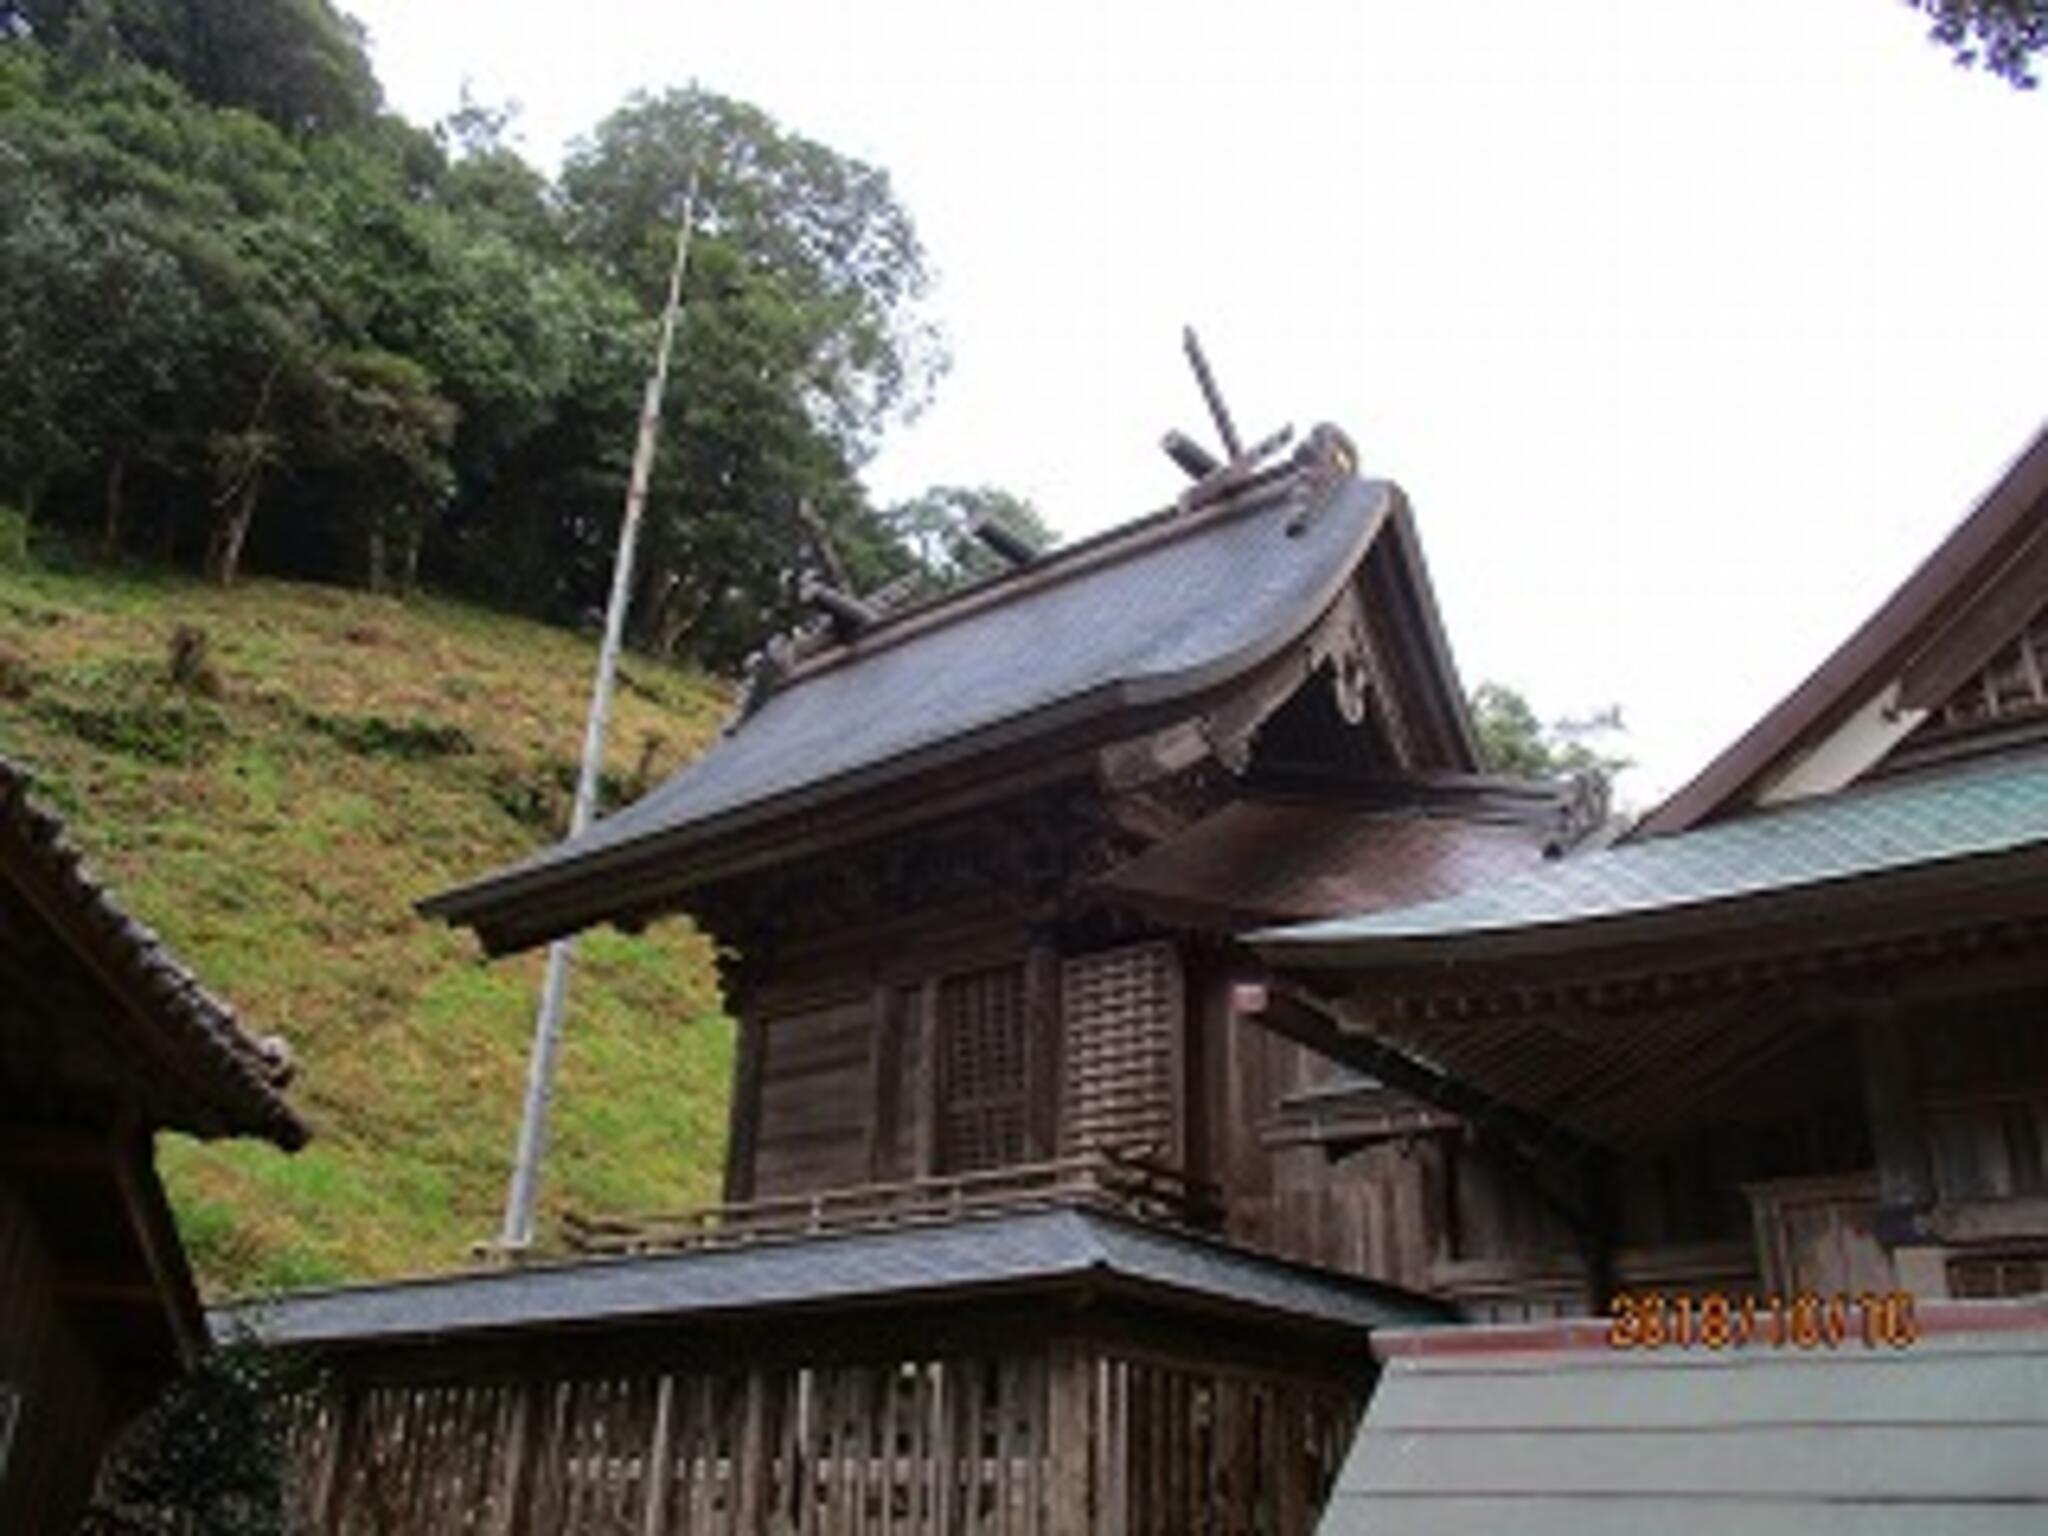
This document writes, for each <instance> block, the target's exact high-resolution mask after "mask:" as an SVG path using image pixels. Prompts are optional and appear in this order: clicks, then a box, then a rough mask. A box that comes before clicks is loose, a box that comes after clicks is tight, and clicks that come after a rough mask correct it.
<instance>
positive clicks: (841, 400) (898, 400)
mask: <svg viewBox="0 0 2048 1536" xmlns="http://www.w3.org/2000/svg"><path fill="white" fill-rule="evenodd" d="M693 171H694V173H695V175H696V178H697V205H696V207H697V214H696V224H695V229H696V234H695V237H694V240H693V244H692V247H691V258H690V271H689V278H688V282H687V284H686V287H685V302H686V305H687V309H686V320H685V323H684V326H683V330H682V336H681V343H680V346H679V349H678V353H677V357H676V361H675V369H674V380H675V382H674V385H673V388H672V399H673V401H674V407H673V410H672V411H671V415H670V420H669V425H668V434H667V444H666V447H665V450H664V456H663V459H662V461H661V473H660V474H659V475H658V476H657V479H656V483H655V489H654V496H653V499H652V502H651V510H650V517H649V523H648V528H647V534H646V541H647V544H646V548H647V555H646V565H645V569H646V571H647V578H646V584H645V586H644V588H643V593H644V601H643V604H642V612H641V631H640V638H641V641H642V643H643V644H646V645H647V646H649V647H650V648H652V649H654V650H657V651H660V652H674V651H677V650H685V651H687V652H688V653H689V654H692V655H695V656H698V657H700V658H702V659H704V660H706V661H707V662H710V663H712V664H714V665H720V666H728V665H731V664H733V663H735V662H737V661H738V660H739V659H740V658H741V657H742V656H744V655H745V654H746V653H747V652H748V651H749V650H751V649H752V648H753V646H754V645H755V644H756V643H758V641H759V640H760V639H761V637H762V632H763V630H764V629H765V628H768V627H770V626H774V625H778V624H780V623H783V622H786V621H787V620H788V619H790V618H791V617H792V616H793V614H794V601H793V598H794V592H795V588H796V577H797V576H798V575H799V574H800V573H801V572H802V571H803V570H804V569H806V568H809V569H816V568H817V565H818V563H819V562H820V560H821V559H823V558H824V556H823V552H822V551H819V550H818V549H817V548H816V547H815V543H814V540H813V539H812V537H811V535H810V533H809V531H808V530H807V528H806V526H805V523H804V519H803V518H802V517H801V516H800V515H799V511H798V509H799V508H800V507H808V508H809V511H810V515H811V518H812V520H813V521H814V522H815V523H816V524H819V525H822V526H823V527H824V528H825V529H826V530H827V533H828V537H829V539H830V541H831V542H832V543H833V545H834V546H835V550H836V552H837V553H839V554H841V555H842V556H845V557H847V558H848V559H849V562H850V564H852V565H853V566H855V567H856V568H857V569H858V572H859V574H861V575H863V576H873V577H883V576H887V575H893V574H895V573H896V572H897V571H899V570H901V569H903V568H904V567H905V566H906V565H907V563H908V562H907V558H906V557H905V555H904V554H903V552H902V551H901V550H889V549H887V546H888V545H889V542H890V541H889V538H888V534H887V530H886V528H885V526H884V525H883V524H882V523H881V522H880V521H879V520H878V519H877V518H876V516H875V514H874V513H873V511H872V510H871V509H870V508H869V507H868V506H867V505H866V503H865V501H864V499H863V498H862V496H861V495H860V492H859V489H858V487H857V486H856V485H855V484H854V481H853V477H852V472H853V470H854V468H855V467H856V466H857V465H859V464H860V463H861V462H862V461H863V460H864V459H865V458H866V457H867V455H868V454H869V453H870V452H871V451H872V448H873V446H874V443H875V441H876V439H877V437H878V435H879V434H880V432H881V431H882V430H883V428H884V427H885V426H886V425H887V424H888V423H889V422H890V421H892V420H895V419H898V418H900V417H901V416H903V415H906V414H908V413H910V412H913V411H915V410H916V409H918V408H919V407H920V406H921V405H922V404H923V403H924V402H925V400H926V399H927V398H928V397H929V394H930V391H931V388H932V386H933V384H934V382H935V380H936V378H937V377H938V374H939V373H940V371H941V370H942V368H943V366H944V361H945V357H944V352H943V350H942V348H941V347H940V345H939V342H938V339H937V336H936V333H935V331H934V330H933V328H932V327H931V326H930V325H929V323H927V322H926V321H925V319H924V318H923V316H922V314H921V311H920V304H921V301H922V299H923V297H924V295H925V291H926V288H927V286H928V281H929V280H928V277H927V275H926V272H925V268H924V256H923V250H922V248H921V246H920V245H919V243H918V239H917V235H916V231H915V229H914V227H913V226H912V224H911V221H910V218H909V216H908V214H907V213H906V212H905V211H904V210H903V208H902V207H901V206H900V205H899V204H898V203H897V202H896V201H895V197H894V194H893V192H892V190H891V188H890V185H889V180H888V177H887V175H886V174H885V173H883V172H882V171H880V170H878V169H876V168H874V167H872V166H868V165H864V164H862V163H860V162H859V161H856V160H851V159H848V158H846V157H844V156H841V155H838V154H836V153H834V152H833V151H831V150H829V149H827V148H825V147H824V146H822V145H820V144H816V143H814V142H812V141H810V140H808V139H805V138H802V137H801V136H799V135H796V134H793V133H790V132H788V131H787V130H785V129H784V128H782V127H781V126H780V125H779V124H777V123H776V122H774V121H773V120H772V119H771V118H769V117H768V116H767V115H766V114H764V113H762V112H760V111H758V110H757V109H755V108H753V107H750V106H747V105H746V104H745V103H742V102H736V101H732V100H730V99H728V98H725V97H721V96H717V95H715V94H712V93H710V92H708V91H701V90H696V89H691V90H687V91H671V92H669V93H667V94H665V95H662V96H658V97H639V98H636V99H635V100H633V101H631V102H629V103H628V104H627V105H626V106H625V107H623V108H622V109H620V110H619V111H618V112H616V113H614V114H613V115H612V116H611V117H610V118H608V119H606V120H605V122H604V123H602V124H601V125H600V126H599V127H598V129H597V131H596V132H595V133H594V134H593V135H592V136H591V138H590V139H589V140H587V141H586V142H584V143H583V144H581V145H579V146H578V147H577V149H576V150H575V151H574V152H573V153H572V155H571V156H570V160H569V164H568V166H567V168H566V169H565V170H564V172H563V176H562V195H563V201H564V207H565V210H566V216H567V219H568V221H569V227H570V231H571V236H572V238H573V239H574V241H575V242H576V243H577V245H578V246H579V247H580V248H583V249H586V250H588V251H590V252H592V253H593V254H594V255H595V256H596V257H597V258H599V259H600V260H601V261H602V262H603V263H604V265H605V268H606V270H607V271H609V272H611V273H613V274H616V275H617V276H618V277H619V278H621V279H622V280H623V281H625V282H626V283H627V284H628V285H629V286H630V287H631V288H632V290H633V291H634V292H635V293H636V294H637V295H638V296H639V298H640V300H641V302H642V303H643V304H646V305H648V306H649V307H652V306H653V304H654V303H655V302H656V301H657V299H658V296H659V295H660V294H661V292H662V291H663V289H664V288H665V286H666V282H667V275H668V268H669V262H670V258H671V256H672V254H673V248H674V240H675V221H676V219H677V218H678V217H679V215H680V212H681V209H682V205H683V198H684V195H685V191H686V188H687V186H688V183H689V180H690V177H691V175H692V173H693ZM609 521H610V525H611V526H613V527H615V526H616V514H614V515H613V517H612V519H610V520H609ZM878 552H880V553H881V554H882V558H880V559H875V558H872V557H873V556H875V555H876V554H877V553H878ZM592 553H593V555H594V556H596V558H595V559H593V560H592V564H593V565H594V566H598V567H599V568H601V567H602V566H603V564H604V563H606V562H607V561H608V558H609V556H608V553H606V554H599V553H598V551H593V552H592Z"/></svg>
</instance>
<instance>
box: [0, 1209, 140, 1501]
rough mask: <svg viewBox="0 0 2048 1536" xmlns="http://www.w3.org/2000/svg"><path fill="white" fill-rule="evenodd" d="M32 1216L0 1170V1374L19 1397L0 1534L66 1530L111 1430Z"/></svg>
mask: <svg viewBox="0 0 2048 1536" xmlns="http://www.w3.org/2000/svg"><path fill="white" fill-rule="evenodd" d="M56 1279H57V1277H56V1273H55V1270H54V1268H53V1266H52V1264H51V1261H50V1257H49V1254H48V1253H47V1251H46V1250H45V1248H44V1244H43V1238H42V1234H41V1232H40V1230H39V1228H38V1225H37V1223H36V1221H35V1218H34V1216H33V1214H32V1213H31V1212H30V1211H29V1210H28V1208H27V1206H26V1203H25V1202H24V1201H23V1200H22V1199H21V1197H20V1195H19V1193H18V1191H17V1190H16V1189H15V1187H14V1186H13V1184H12V1183H11V1182H9V1180H8V1178H7V1177H6V1176H4V1175H0V1380H4V1381H6V1382H8V1383H9V1384H10V1385H12V1386H13V1387H14V1388H15V1389H16V1390H17V1391H18V1392H19V1393H20V1403H19V1408H18V1413H17V1417H16V1421H15V1425H14V1435H13V1444H12V1446H11V1448H10V1450H9V1455H8V1459H7V1465H6V1468H5V1470H4V1472H0V1531H5V1532H10V1533H11V1532H15V1531H21V1532H29V1531H38V1530H51V1531H60V1530H68V1529H69V1528H70V1525H71V1521H72V1520H73V1519H75V1518H76V1513H77V1510H78V1509H79V1507H80V1506H81V1505H82V1503H83V1501H84V1499H85V1496H86V1493H87V1492H88V1490H89V1489H90V1488H91V1485H92V1479H93V1475H94V1473H95V1472H96V1471H97V1470H98V1467H99V1461H100V1455H101V1452H102V1450H103V1449H104V1447H105V1444H106V1441H107V1437H108V1435H109V1433H110V1432H111V1429H112V1425H111V1423H110V1413H111V1408H110V1403H109V1398H108V1390H107V1383H106V1382H105V1380H104V1378H103V1376H102V1372H101V1369H100V1364H99V1362H98V1361H97V1360H96V1359H95V1358H94V1357H93V1355H92V1353H91V1351H90V1350H88V1349H87V1348H86V1346H85V1343H84V1341H83V1340H82V1339H81V1338H80V1337H79V1336H78V1334H77V1332H76V1330H75V1329H74V1328H73V1326H72V1324H71V1322H70V1320H69V1319H68V1318H67V1317H66V1316H65V1312H64V1308H63V1305H62V1300H61V1298H60V1297H59V1295H58V1292H57V1283H56Z"/></svg>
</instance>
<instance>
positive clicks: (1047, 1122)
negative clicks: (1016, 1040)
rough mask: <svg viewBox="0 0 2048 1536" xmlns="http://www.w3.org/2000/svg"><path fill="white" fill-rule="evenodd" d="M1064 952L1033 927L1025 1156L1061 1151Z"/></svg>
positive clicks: (1027, 982)
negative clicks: (1061, 995)
mask: <svg viewBox="0 0 2048 1536" xmlns="http://www.w3.org/2000/svg"><path fill="white" fill-rule="evenodd" d="M1062 1024H1063V1020H1062V1019H1061V1016H1060V957H1059V951H1058V950H1057V949H1055V948H1054V947H1053V941H1052V937H1051V935H1050V934H1048V933H1045V932H1043V931H1034V932H1033V933H1032V935H1031V941H1030V947H1029V948H1028V949H1027V950H1026V951H1025V954H1024V1106H1025V1116H1024V1156H1025V1159H1026V1160H1027V1161H1030V1162H1039V1161H1042V1160H1044V1159H1046V1158H1050V1157H1057V1156H1058V1155H1059V1134H1060V1132H1059V1125H1060V1098H1061V1094H1060V1073H1061V1055H1062V1052H1061V1049H1060V1047H1061V1044H1062V1042H1061V1039H1060V1030H1061V1027H1062Z"/></svg>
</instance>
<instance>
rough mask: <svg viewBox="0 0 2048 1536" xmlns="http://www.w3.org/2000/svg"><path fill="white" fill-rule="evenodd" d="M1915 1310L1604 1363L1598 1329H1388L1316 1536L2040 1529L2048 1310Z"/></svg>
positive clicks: (1974, 1534)
mask: <svg viewBox="0 0 2048 1536" xmlns="http://www.w3.org/2000/svg"><path fill="white" fill-rule="evenodd" d="M1921 1311H1922V1313H1923V1315H1924V1316H1926V1317H1927V1319H1928V1321H1929V1323H1936V1322H1939V1324H1940V1327H1939V1330H1938V1331H1937V1329H1936V1328H1934V1327H1931V1326H1930V1327H1929V1328H1928V1329H1927V1331H1926V1332H1925V1333H1923V1336H1922V1337H1921V1338H1920V1339H1919V1340H1918V1341H1917V1342H1915V1343H1913V1344H1911V1345H1908V1346H1907V1347H1905V1348H1893V1347H1882V1346H1881V1347H1879V1348H1876V1349H1872V1348H1867V1347H1865V1345H1864V1344H1863V1342H1862V1340H1861V1339H1860V1338H1852V1339H1851V1341H1850V1342H1848V1343H1846V1344H1845V1345H1844V1346H1843V1347H1841V1348H1838V1349H1825V1348H1823V1349H1818V1350H1813V1351H1801V1350H1797V1349H1776V1348H1771V1347H1769V1346H1767V1345H1760V1344H1752V1345H1751V1346H1750V1347H1748V1348H1741V1349H1729V1350H1724V1351H1718V1352H1717V1351H1711V1350H1706V1349H1697V1350H1680V1349H1675V1348H1674V1349H1669V1350H1663V1351H1654V1350H1653V1351H1647V1352H1645V1351H1634V1350H1615V1349H1612V1348H1610V1347H1608V1344H1607V1341H1606V1337H1605V1328H1606V1325H1605V1324H1604V1323H1594V1324H1590V1325H1588V1324H1577V1325H1555V1326H1550V1327H1533V1328H1531V1327H1520V1328H1499V1329H1493V1328H1484V1329H1481V1328H1461V1329H1455V1330H1447V1331H1442V1332H1439V1333H1437V1334H1435V1335H1432V1336H1428V1337H1423V1338H1416V1337H1414V1336H1404V1335H1402V1334H1399V1333H1386V1334H1382V1335H1380V1336H1378V1337H1377V1338H1376V1339H1375V1340H1374V1349H1375V1352H1376V1353H1378V1354H1380V1355H1381V1356H1382V1357H1383V1358H1384V1359H1385V1361H1386V1370H1385V1373H1384V1374H1383V1375H1382V1376H1381V1378H1380V1383H1379V1386H1378V1388H1377V1389H1376V1391H1375V1393H1374V1395H1373V1399H1372V1404H1371V1407H1370V1409H1369V1410H1368V1412H1367V1414H1366V1419H1365V1423H1364V1425H1363V1427H1362V1428H1361V1429H1360V1431H1359V1434H1358V1438H1357V1440H1356V1441H1355V1442H1354V1444H1353V1447H1352V1451H1351V1455H1350V1457H1349V1458H1348V1460H1347V1461H1346V1462H1345V1465H1344V1468H1343V1470H1342V1472H1341V1473H1340V1474H1339V1476H1338V1480H1337V1488H1336V1491H1335V1493H1334V1494H1333V1496H1332V1498H1331V1500H1330V1502H1329V1504H1328V1506H1327V1508H1326V1510H1325V1513H1324V1517H1323V1521H1322V1524H1321V1526H1320V1527H1319V1528H1318V1529H1319V1530H1320V1531H1321V1533H1322V1536H1352V1533H1361V1536H1362V1533H1365V1532H1371V1533H1372V1536H1468V1533H1469V1536H1498V1533H1500V1532H1503V1531H1513V1532H1515V1533H1517V1536H1550V1533H1557V1536H1566V1533H1569V1536H1637V1533H1639V1532H1644V1531H1656V1532H1659V1533H1660V1536H1661V1533H1668V1536H1710V1533H1711V1536H1721V1533H1723V1532H1728V1531H1741V1532H1743V1533H1745V1536H1851V1533H1854V1536H1907V1533H1913V1536H1919V1533H1922V1532H1930V1531H1940V1532H1945V1533H1949V1536H1993V1533H1997V1536H2020V1533H2022V1532H2026V1533H2033V1532H2038V1531H2040V1530H2042V1529H2044V1528H2048V1307H2044V1306H2043V1305H2042V1304H2041V1303H2040V1302H2038V1301H2036V1302H2025V1303H1980V1304H1975V1305H1973V1306H1958V1305H1951V1306H1949V1307H1946V1308H1933V1307H1923V1308H1922V1309H1921ZM1936 1312H1941V1313H1945V1314H1946V1316H1945V1317H1939V1318H1937V1317H1936V1316H1934V1314H1935V1313H1936Z"/></svg>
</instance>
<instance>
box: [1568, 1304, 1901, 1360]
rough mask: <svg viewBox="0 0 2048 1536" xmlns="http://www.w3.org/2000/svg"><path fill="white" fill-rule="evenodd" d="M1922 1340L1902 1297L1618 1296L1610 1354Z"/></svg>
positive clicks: (1894, 1344) (1871, 1345)
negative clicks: (1661, 1350) (1663, 1350)
mask: <svg viewBox="0 0 2048 1536" xmlns="http://www.w3.org/2000/svg"><path fill="white" fill-rule="evenodd" d="M1919 1337H1920V1329H1919V1325H1918V1324H1917V1323H1916V1322H1915V1320H1914V1317H1913V1297H1912V1295H1911V1293H1910V1292H1906V1291H1799V1292H1796V1293H1794V1294H1791V1295H1780V1294H1778V1293H1776V1292H1771V1293H1767V1294H1765V1295H1761V1296H1758V1295H1751V1294H1746V1293H1736V1294H1731V1293H1729V1292H1726V1291H1618V1292H1616V1293H1615V1297H1614V1301H1613V1304H1612V1305H1611V1306H1610V1307H1609V1309H1608V1323H1607V1343H1608V1345H1609V1347H1611V1348H1613V1349H1716V1350H1718V1349H1756V1348H1763V1349H1842V1348H1845V1347H1853V1346H1855V1345H1859V1344H1860V1345H1862V1346H1863V1347H1864V1348H1865V1349H1905V1348H1906V1347H1908V1346H1909V1345H1911V1344H1913V1343H1915V1342H1916V1341H1917V1340H1918V1339H1919Z"/></svg>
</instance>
